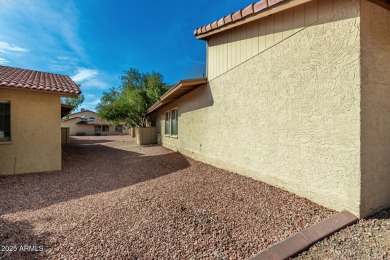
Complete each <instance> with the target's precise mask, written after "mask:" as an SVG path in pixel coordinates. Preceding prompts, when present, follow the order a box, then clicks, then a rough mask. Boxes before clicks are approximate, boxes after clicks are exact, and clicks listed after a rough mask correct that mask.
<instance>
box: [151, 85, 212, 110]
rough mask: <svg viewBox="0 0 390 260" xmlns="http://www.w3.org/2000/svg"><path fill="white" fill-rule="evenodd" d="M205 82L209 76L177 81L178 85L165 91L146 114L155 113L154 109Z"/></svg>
mask: <svg viewBox="0 0 390 260" xmlns="http://www.w3.org/2000/svg"><path fill="white" fill-rule="evenodd" d="M205 83H207V78H199V79H187V80H181V81H179V82H178V83H176V85H174V86H173V87H171V88H170V89H169V90H168V91H167V92H165V93H164V94H163V95H162V96H161V97H160V98H159V100H158V101H157V102H156V103H154V104H153V105H152V106H151V107H150V108H149V109H148V110H147V111H146V114H147V115H149V114H151V113H153V112H154V111H156V110H158V109H160V108H161V107H163V106H165V105H167V104H169V103H171V102H173V101H175V100H177V99H178V98H180V97H182V96H184V95H185V94H187V93H189V92H191V91H192V90H194V89H195V88H197V87H198V86H200V85H203V84H205Z"/></svg>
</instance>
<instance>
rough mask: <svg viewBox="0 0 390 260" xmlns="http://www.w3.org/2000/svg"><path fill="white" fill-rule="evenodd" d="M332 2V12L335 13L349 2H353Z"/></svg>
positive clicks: (337, 0)
mask: <svg viewBox="0 0 390 260" xmlns="http://www.w3.org/2000/svg"><path fill="white" fill-rule="evenodd" d="M333 2H334V3H333V11H337V10H339V9H340V8H343V7H344V6H346V5H348V4H350V3H351V2H354V0H334V1H333Z"/></svg>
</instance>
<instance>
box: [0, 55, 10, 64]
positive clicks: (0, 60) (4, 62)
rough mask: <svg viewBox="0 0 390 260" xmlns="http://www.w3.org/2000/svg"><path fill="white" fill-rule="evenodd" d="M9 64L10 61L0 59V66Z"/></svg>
mask: <svg viewBox="0 0 390 260" xmlns="http://www.w3.org/2000/svg"><path fill="white" fill-rule="evenodd" d="M8 62H9V61H8V60H6V59H4V58H2V57H0V64H6V63H8Z"/></svg>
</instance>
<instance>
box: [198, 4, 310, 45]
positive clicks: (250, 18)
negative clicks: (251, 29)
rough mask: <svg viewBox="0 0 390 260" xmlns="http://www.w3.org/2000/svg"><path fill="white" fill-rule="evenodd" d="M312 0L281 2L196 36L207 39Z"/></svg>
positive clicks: (199, 38)
mask: <svg viewBox="0 0 390 260" xmlns="http://www.w3.org/2000/svg"><path fill="white" fill-rule="evenodd" d="M311 1H313V0H291V1H288V2H285V3H281V4H278V5H275V6H273V7H270V8H269V9H267V10H265V11H263V12H259V13H255V14H253V15H251V16H248V17H246V18H243V19H240V20H237V21H236V22H233V23H228V24H226V25H224V26H221V27H218V28H216V29H214V30H211V31H209V32H206V33H203V34H199V35H197V36H196V38H197V39H198V40H207V38H208V37H210V36H212V35H214V34H217V33H221V32H223V31H226V30H230V29H232V28H235V27H237V26H241V25H243V24H247V23H250V22H253V21H256V20H259V19H261V18H264V17H267V16H270V15H272V14H276V13H279V12H282V11H284V10H287V9H291V8H293V7H296V6H298V5H302V4H305V3H308V2H311Z"/></svg>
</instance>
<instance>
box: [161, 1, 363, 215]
mask: <svg viewBox="0 0 390 260" xmlns="http://www.w3.org/2000/svg"><path fill="white" fill-rule="evenodd" d="M350 2H351V3H350V4H348V5H345V6H343V7H342V8H339V9H337V10H335V11H334V12H333V13H332V14H331V15H328V16H326V17H324V18H322V19H320V20H318V21H317V22H316V23H314V24H312V25H311V26H309V27H306V28H304V29H303V30H300V31H299V32H297V33H296V34H293V35H292V36H291V37H288V38H286V39H285V40H283V41H281V42H279V43H278V44H276V45H274V46H272V47H271V48H269V49H267V50H266V51H264V52H262V53H260V54H259V55H257V56H254V57H253V58H251V59H250V60H248V61H246V62H244V63H243V64H241V65H240V66H238V67H235V68H234V69H232V70H230V71H228V72H226V73H224V74H222V75H221V76H219V77H217V78H215V79H213V80H211V81H210V82H209V83H208V84H207V85H204V86H202V87H200V88H198V89H197V90H195V91H193V92H191V93H190V94H188V95H186V96H184V97H182V98H180V99H179V100H177V101H175V102H173V103H171V104H170V105H168V106H166V107H164V108H162V109H161V110H160V111H159V115H160V116H161V120H162V121H163V120H164V114H163V113H164V112H165V111H167V110H169V109H170V108H173V107H178V111H179V135H178V139H174V138H170V137H168V136H165V135H164V123H162V127H161V128H162V129H161V131H162V133H163V134H162V143H163V145H164V146H166V147H168V148H170V149H173V150H178V151H179V152H181V153H183V154H185V155H188V156H190V157H193V158H195V159H197V160H200V161H203V162H206V163H210V164H212V165H215V166H217V167H220V168H223V169H227V170H231V171H234V172H238V173H241V174H244V175H248V176H251V177H253V178H255V179H259V180H262V181H265V182H267V183H269V184H272V185H274V186H277V187H281V188H283V189H286V190H288V191H291V192H294V193H296V194H298V195H300V196H303V197H306V198H309V199H310V200H312V201H314V202H316V203H319V204H321V205H325V206H327V207H329V208H332V209H336V210H343V209H346V210H349V211H350V212H352V213H354V214H356V215H357V216H359V214H360V212H359V206H360V188H359V187H360V59H359V57H360V41H359V38H360V17H359V15H360V2H359V1H350ZM335 39H337V41H336V40H335Z"/></svg>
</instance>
